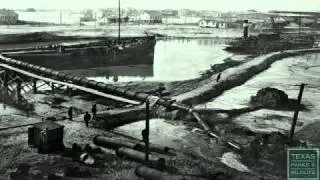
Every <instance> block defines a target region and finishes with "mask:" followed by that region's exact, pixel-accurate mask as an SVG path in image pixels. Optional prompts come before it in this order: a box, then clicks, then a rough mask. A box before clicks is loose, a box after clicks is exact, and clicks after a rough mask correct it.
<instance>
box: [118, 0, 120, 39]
mask: <svg viewBox="0 0 320 180" xmlns="http://www.w3.org/2000/svg"><path fill="white" fill-rule="evenodd" d="M118 1H119V20H118V21H119V22H118V44H120V22H121V14H120V13H121V12H120V0H118Z"/></svg>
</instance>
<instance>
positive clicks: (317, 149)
mask: <svg viewBox="0 0 320 180" xmlns="http://www.w3.org/2000/svg"><path fill="white" fill-rule="evenodd" d="M290 150H315V151H316V152H317V155H318V156H317V157H318V158H317V159H318V160H317V167H318V173H317V177H316V178H289V151H290ZM319 161H320V148H288V149H287V179H288V180H319V173H320V170H319V169H320V168H319Z"/></svg>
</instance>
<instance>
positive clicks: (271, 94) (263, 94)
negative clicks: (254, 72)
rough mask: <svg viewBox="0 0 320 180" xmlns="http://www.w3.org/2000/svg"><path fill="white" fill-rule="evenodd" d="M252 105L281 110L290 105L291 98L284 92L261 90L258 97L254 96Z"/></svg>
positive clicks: (268, 88)
mask: <svg viewBox="0 0 320 180" xmlns="http://www.w3.org/2000/svg"><path fill="white" fill-rule="evenodd" d="M250 103H251V104H252V105H254V106H263V107H265V108H280V107H286V106H288V105H289V98H288V95H287V94H286V93H285V92H284V91H281V90H279V89H276V88H270V87H267V88H263V89H260V90H259V91H258V93H257V95H256V96H252V97H251V102H250Z"/></svg>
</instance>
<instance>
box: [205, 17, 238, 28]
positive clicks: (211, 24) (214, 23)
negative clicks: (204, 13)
mask: <svg viewBox="0 0 320 180" xmlns="http://www.w3.org/2000/svg"><path fill="white" fill-rule="evenodd" d="M199 26H200V27H202V28H222V29H226V28H232V27H233V24H232V23H231V22H225V21H218V20H207V19H201V20H200V21H199Z"/></svg>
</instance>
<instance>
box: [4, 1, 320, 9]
mask: <svg viewBox="0 0 320 180" xmlns="http://www.w3.org/2000/svg"><path fill="white" fill-rule="evenodd" d="M117 6H118V0H0V8H10V9H25V8H36V9H97V8H108V7H117ZM121 7H133V8H136V9H183V8H188V9H195V10H221V11H227V10H239V11H243V10H249V9H256V10H259V11H269V10H291V11H316V12H320V0H121Z"/></svg>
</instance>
